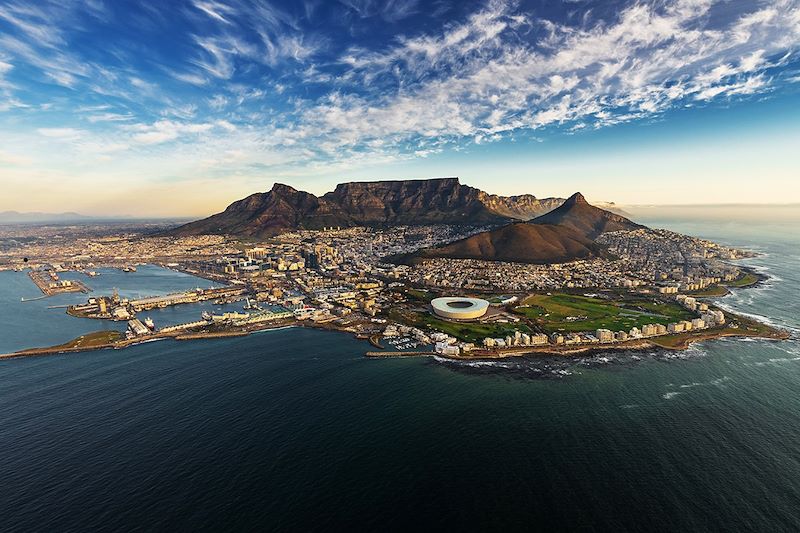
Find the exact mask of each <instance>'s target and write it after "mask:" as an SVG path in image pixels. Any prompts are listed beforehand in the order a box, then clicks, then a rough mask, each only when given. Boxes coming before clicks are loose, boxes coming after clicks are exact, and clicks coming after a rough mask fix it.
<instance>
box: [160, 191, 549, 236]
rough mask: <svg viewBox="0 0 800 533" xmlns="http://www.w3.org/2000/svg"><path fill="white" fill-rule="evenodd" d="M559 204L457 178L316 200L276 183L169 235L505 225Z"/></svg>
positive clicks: (336, 193) (329, 195)
mask: <svg viewBox="0 0 800 533" xmlns="http://www.w3.org/2000/svg"><path fill="white" fill-rule="evenodd" d="M562 202H563V200H561V199H559V198H546V199H544V200H539V199H537V198H536V197H535V196H532V195H522V196H497V195H490V194H488V193H485V192H484V191H481V190H479V189H476V188H474V187H470V186H468V185H464V184H462V183H461V182H460V181H459V179H458V178H436V179H427V180H395V181H373V182H349V183H342V184H339V185H337V186H336V188H335V189H334V190H333V191H331V192H329V193H326V194H324V195H323V196H319V197H318V196H315V195H313V194H311V193H308V192H304V191H298V190H297V189H294V188H293V187H290V186H288V185H283V184H280V183H276V184H275V185H274V186H273V187H272V190H270V191H268V192H264V193H256V194H252V195H250V196H248V197H247V198H244V199H242V200H238V201H236V202H234V203H232V204H231V205H229V206H228V207H227V209H225V211H223V212H221V213H217V214H216V215H212V216H210V217H208V218H205V219H202V220H198V221H196V222H191V223H189V224H186V225H183V226H180V227H178V228H176V229H175V230H173V231H172V232H171V233H172V234H173V235H178V236H187V235H201V234H228V235H233V236H240V237H268V236H272V235H275V234H277V233H280V232H282V231H288V230H295V229H321V228H323V227H330V226H342V227H348V226H385V225H423V224H468V225H472V224H506V223H510V222H514V221H518V220H529V219H531V218H534V217H536V216H538V215H540V214H542V213H544V212H546V211H549V210H550V209H552V208H553V207H555V206H557V205H560V204H561V203H562Z"/></svg>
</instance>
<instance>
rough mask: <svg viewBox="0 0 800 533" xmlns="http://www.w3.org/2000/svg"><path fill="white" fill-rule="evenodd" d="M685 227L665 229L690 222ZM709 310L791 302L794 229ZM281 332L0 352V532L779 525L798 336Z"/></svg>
mask: <svg viewBox="0 0 800 533" xmlns="http://www.w3.org/2000/svg"><path fill="white" fill-rule="evenodd" d="M689 229H691V228H684V230H686V231H688V230H689ZM699 229H704V230H705V232H704V234H705V235H706V236H716V237H717V238H719V239H725V240H729V242H731V243H736V244H739V245H743V244H747V243H748V242H749V243H753V244H758V245H759V246H761V247H762V248H763V249H764V251H766V252H767V253H768V254H769V255H767V256H765V257H762V258H759V259H756V260H752V261H751V262H752V263H753V264H754V265H757V266H759V267H761V268H764V269H768V270H766V271H767V272H769V273H770V274H771V275H772V276H774V279H773V281H771V282H770V283H769V284H767V285H766V286H764V287H762V288H759V289H755V290H752V291H742V292H739V293H737V294H735V295H734V296H732V297H729V298H727V299H726V300H727V301H726V305H729V306H731V307H732V308H737V309H739V310H743V311H747V312H751V313H753V314H764V315H768V316H770V317H772V318H773V319H774V320H775V321H776V322H779V323H782V324H784V325H786V326H787V327H790V328H793V329H794V331H796V328H797V327H798V326H800V323H799V321H798V316H800V313H798V310H800V309H799V308H798V305H799V304H798V299H797V298H796V297H794V296H793V295H795V296H796V295H797V291H798V287H800V279H799V278H798V273H797V272H795V269H796V265H797V260H798V256H797V254H798V246H797V245H798V238H797V237H795V236H794V235H793V234H792V233H791V232H788V231H787V232H786V233H781V231H780V228H776V227H772V226H769V225H764V227H763V228H762V231H763V238H762V235H761V234H759V235H749V234H748V231H750V230H749V229H747V230H742V231H741V232H737V230H736V228H733V229H731V228H728V227H722V226H720V227H716V228H711V227H704V228H694V230H695V231H694V233H703V232H701V231H699ZM366 349H368V346H366V345H365V344H364V343H362V342H360V341H356V340H354V339H352V338H350V337H349V336H347V335H344V334H338V333H326V332H318V331H311V330H305V329H298V328H290V329H285V330H279V331H271V332H265V333H261V334H257V335H253V336H250V337H245V338H234V339H224V340H209V341H198V342H184V343H181V342H174V341H161V342H155V343H150V344H145V345H140V346H136V347H133V348H130V349H127V350H122V351H113V350H106V351H100V352H92V353H82V354H73V355H61V356H52V357H42V358H29V359H17V360H7V361H2V362H0V450H2V453H0V472H2V479H3V486H2V490H0V527H3V529H17V530H40V531H50V530H59V531H61V530H74V531H85V530H88V529H103V530H119V529H125V530H128V529H160V530H175V529H179V530H196V529H204V530H220V529H224V530H229V529H233V530H251V529H260V530H261V529H267V530H274V529H279V530H280V529H282V530H330V529H341V528H353V529H356V528H357V529H389V530H401V529H411V528H422V527H424V528H434V527H437V528H442V529H445V528H446V529H448V530H451V529H466V530H486V529H492V530H493V529H501V528H503V529H511V530H532V529H533V530H540V529H541V530H546V529H557V530H564V529H569V530H585V531H611V530H613V531H675V530H713V531H723V530H734V531H791V530H797V529H798V528H800V453H798V450H800V345H798V343H797V341H796V340H793V341H790V342H786V343H773V342H766V341H752V342H746V341H738V340H723V341H714V342H709V343H705V344H703V345H701V346H699V347H697V348H694V349H692V350H690V351H689V352H685V353H681V354H662V353H656V352H654V353H650V354H646V353H645V354H620V355H616V356H613V357H606V358H580V359H530V360H513V361H512V360H509V361H505V362H499V363H485V364H479V363H470V364H453V363H446V362H442V361H437V360H435V359H389V360H368V359H366V358H364V357H362V354H363V353H364V351H365V350H366Z"/></svg>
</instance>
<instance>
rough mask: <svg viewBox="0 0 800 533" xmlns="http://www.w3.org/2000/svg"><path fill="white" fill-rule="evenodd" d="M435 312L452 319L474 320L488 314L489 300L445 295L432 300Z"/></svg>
mask: <svg viewBox="0 0 800 533" xmlns="http://www.w3.org/2000/svg"><path fill="white" fill-rule="evenodd" d="M431 307H433V312H434V313H436V314H437V315H439V316H441V317H444V318H450V319H452V320H474V319H476V318H480V317H482V316H483V315H485V314H486V311H487V310H488V309H489V302H487V301H486V300H482V299H480V298H460V297H445V298H435V299H434V300H432V301H431Z"/></svg>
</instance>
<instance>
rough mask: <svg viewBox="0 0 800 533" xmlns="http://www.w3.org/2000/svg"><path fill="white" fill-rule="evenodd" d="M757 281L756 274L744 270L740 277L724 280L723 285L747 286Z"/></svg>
mask: <svg viewBox="0 0 800 533" xmlns="http://www.w3.org/2000/svg"><path fill="white" fill-rule="evenodd" d="M756 283H758V276H756V275H755V274H753V273H751V272H744V273H743V274H742V276H741V277H739V278H737V279H735V280H733V281H726V282H725V283H724V285H726V286H728V287H738V288H741V287H748V286H750V285H755V284H756Z"/></svg>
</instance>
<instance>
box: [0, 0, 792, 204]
mask: <svg viewBox="0 0 800 533" xmlns="http://www.w3.org/2000/svg"><path fill="white" fill-rule="evenodd" d="M798 44H800V3H799V2H798V1H795V0H765V1H759V2H755V1H749V0H748V1H744V0H732V1H731V0H660V1H652V2H646V1H639V2H628V1H599V0H598V1H592V0H586V1H583V0H568V1H567V0H565V1H562V2H552V1H545V0H540V1H504V0H488V1H478V0H469V1H447V0H438V1H427V2H426V1H422V0H388V1H384V2H379V1H377V0H340V1H338V2H337V1H321V0H316V1H310V0H306V1H294V0H292V1H277V0H274V1H271V2H267V1H238V2H234V1H230V0H225V1H223V0H220V1H215V0H194V1H174V2H160V3H159V2H157V3H153V2H143V1H142V2H135V1H125V2H118V1H113V2H112V1H110V0H109V1H105V2H104V1H102V0H87V1H83V2H61V1H58V2H57V1H52V2H47V1H42V2H27V1H22V0H0V174H2V180H3V184H4V185H5V186H6V187H5V189H7V190H4V195H3V196H4V198H2V199H0V209H18V208H19V207H20V205H21V204H22V202H23V201H24V202H25V204H26V206H29V207H30V209H31V210H34V209H36V210H50V211H63V209H58V206H59V205H63V204H64V203H68V204H69V207H70V209H76V210H80V211H82V212H89V213H111V212H115V211H117V210H119V209H123V208H121V207H120V205H121V204H123V203H124V205H125V207H124V209H125V210H126V213H130V214H201V213H209V212H212V211H215V210H218V209H219V208H221V207H224V205H225V204H226V203H227V202H228V201H229V200H232V199H235V198H238V197H242V196H244V195H245V194H246V193H249V192H254V191H258V190H269V188H270V186H271V184H272V183H273V182H274V181H276V180H279V179H280V180H282V181H284V182H290V183H292V184H294V185H298V186H300V187H303V188H305V189H308V190H312V191H313V192H315V193H323V192H325V191H326V190H330V188H331V185H332V184H334V183H337V182H340V181H344V180H345V179H366V178H372V179H381V178H389V177H405V178H407V177H412V178H413V177H428V176H432V175H461V176H462V177H464V178H466V179H467V180H468V181H470V183H472V184H474V185H476V186H479V187H481V188H484V189H486V190H488V191H489V192H493V193H498V194H518V193H523V192H532V193H535V194H538V195H540V196H548V195H551V196H563V195H565V194H569V193H570V192H572V191H574V190H577V189H580V190H582V191H584V192H585V193H587V194H588V196H589V197H590V198H591V197H593V198H596V199H603V200H616V201H622V202H631V203H645V202H654V203H659V202H661V203H663V202H668V203H696V201H702V202H709V201H713V200H715V199H717V200H720V199H721V200H723V201H748V200H751V201H761V202H763V201H770V200H771V199H775V201H800V190H798V188H797V186H796V185H792V183H793V182H792V181H791V179H790V177H791V171H792V165H791V161H790V158H791V156H790V155H789V154H790V153H792V152H791V150H789V149H788V148H789V147H790V146H791V145H792V144H796V142H794V143H793V141H796V140H797V138H798V135H800V129H799V128H800V127H798V126H797V124H798V122H800V121H798V120H797V119H798V118H800V112H798V111H797V109H798V108H800V106H798V105H797V104H798V103H800V97H798V92H797V88H798V86H800V83H798V82H800V66H799V63H798V59H797V57H796V53H797V49H798ZM712 148H713V149H714V150H715V151H714V152H713V153H714V157H710V156H709V155H708V154H709V153H710V150H711V149H712ZM748 148H749V149H748ZM754 151H757V152H758V153H759V154H760V157H759V158H753V157H750V156H749V155H748V154H751V153H752V152H754ZM765 159H766V160H768V161H769V165H768V167H767V168H765V165H764V160H765ZM556 178H558V180H564V179H567V180H572V182H571V183H569V185H568V186H566V185H564V186H561V185H562V184H563V181H562V182H561V183H559V182H558V180H557V179H556ZM753 178H758V179H759V180H761V181H760V188H759V189H760V192H758V193H756V194H755V195H754V194H753V193H752V192H747V187H744V186H743V185H744V184H746V183H748V181H749V180H752V179H753ZM665 182H667V183H665ZM730 182H733V183H734V184H735V185H734V186H733V187H729V186H726V187H724V189H725V190H724V191H722V192H721V191H719V189H720V184H722V183H726V184H727V183H730ZM643 184H644V185H643ZM686 186H692V187H694V188H695V189H694V191H695V193H696V194H695V195H694V196H701V197H702V198H700V199H699V200H695V199H693V198H684V196H685V194H683V193H681V194H678V193H677V192H675V191H683V190H684V187H686ZM42 190H44V192H42ZM87 190H91V191H92V194H91V196H90V197H87V194H86V191H87ZM710 194H716V195H718V196H717V197H716V198H709V197H708V196H709V195H710ZM720 195H721V196H720ZM725 195H727V196H725ZM787 195H788V197H787ZM176 199H179V201H177V203H176ZM681 200H684V201H683V202H682V201H681Z"/></svg>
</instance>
